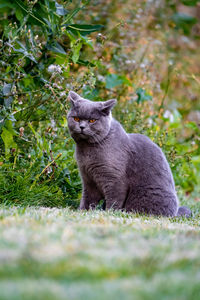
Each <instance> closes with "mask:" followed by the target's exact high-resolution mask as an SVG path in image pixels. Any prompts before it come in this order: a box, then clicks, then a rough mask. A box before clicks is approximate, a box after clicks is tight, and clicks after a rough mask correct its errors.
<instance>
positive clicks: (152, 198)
mask: <svg viewBox="0 0 200 300" xmlns="http://www.w3.org/2000/svg"><path fill="white" fill-rule="evenodd" d="M69 98H70V101H71V110H70V111H69V113H68V127H69V130H70V133H71V136H72V137H73V139H74V140H75V142H76V159H77V162H78V167H79V170H80V174H81V178H82V183H83V195H82V199H81V203H80V208H81V209H89V208H94V207H96V205H97V204H98V203H99V201H100V200H101V199H104V201H105V207H106V209H110V208H112V209H123V210H126V211H128V212H130V211H133V212H139V213H146V214H153V215H163V216H177V215H190V210H189V209H188V210H184V209H182V208H179V210H178V206H179V205H178V198H177V196H176V192H175V186H174V180H173V176H172V173H171V170H170V167H169V164H168V162H167V160H166V158H165V156H164V154H163V152H162V150H161V149H160V148H159V147H158V146H157V145H156V144H154V143H153V142H152V141H151V140H150V139H149V138H148V137H146V136H144V135H141V134H133V133H132V134H127V133H126V132H125V131H124V129H123V127H122V126H121V124H120V123H119V122H117V121H116V120H115V119H113V118H112V115H111V109H112V107H113V106H114V105H115V103H116V100H114V99H112V100H108V101H105V102H92V101H90V100H86V99H83V98H81V97H80V96H79V95H78V94H76V93H74V92H70V93H69ZM74 117H79V118H80V121H79V122H77V121H75V120H74ZM89 119H96V121H95V122H94V123H89Z"/></svg>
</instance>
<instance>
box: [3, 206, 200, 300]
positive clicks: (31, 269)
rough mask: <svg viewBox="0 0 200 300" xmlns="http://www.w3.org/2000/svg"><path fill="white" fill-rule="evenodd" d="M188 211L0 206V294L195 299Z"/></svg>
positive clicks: (196, 258)
mask: <svg viewBox="0 0 200 300" xmlns="http://www.w3.org/2000/svg"><path fill="white" fill-rule="evenodd" d="M199 204H200V203H199V202H196V203H194V202H193V207H192V210H193V217H192V218H190V219H185V218H179V219H178V218H174V219H173V218H172V219H170V218H158V217H156V218H155V217H146V216H139V215H136V214H127V213H124V212H113V211H109V212H105V211H101V210H95V211H89V212H82V211H75V210H71V209H69V208H65V209H58V208H33V207H29V208H24V207H12V208H8V207H6V206H1V208H0V299H4V300H7V299H9V300H11V299H16V300H17V299H19V300H21V299H42V300H43V299H70V300H71V299H95V300H96V299H124V300H125V299H176V300H177V299H181V300H183V299H190V300H191V299H198V297H199V295H200V284H199V282H200V250H199V249H200V205H199Z"/></svg>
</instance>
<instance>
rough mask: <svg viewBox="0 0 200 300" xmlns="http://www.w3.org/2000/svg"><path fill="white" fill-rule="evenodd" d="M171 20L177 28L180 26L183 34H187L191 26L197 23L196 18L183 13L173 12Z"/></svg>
mask: <svg viewBox="0 0 200 300" xmlns="http://www.w3.org/2000/svg"><path fill="white" fill-rule="evenodd" d="M172 20H173V21H174V23H175V24H176V26H177V28H181V29H182V30H183V32H184V33H185V34H189V33H190V31H191V28H192V26H193V25H194V24H196V23H197V19H196V18H194V17H192V16H190V15H187V14H184V13H175V14H174V15H173V16H172Z"/></svg>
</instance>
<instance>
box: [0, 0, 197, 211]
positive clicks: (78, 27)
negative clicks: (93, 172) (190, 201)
mask: <svg viewBox="0 0 200 300" xmlns="http://www.w3.org/2000/svg"><path fill="white" fill-rule="evenodd" d="M0 12H1V17H0V21H1V22H0V36H1V40H0V47H1V48H0V57H1V58H0V71H1V76H0V83H1V87H0V202H1V203H4V204H5V203H7V204H15V205H37V206H38V205H42V206H66V205H72V206H74V207H76V206H77V205H78V199H79V198H80V192H81V184H80V178H79V175H78V171H77V166H76V163H75V161H74V157H73V153H74V143H73V141H72V140H71V138H70V136H69V133H68V130H67V120H66V114H67V111H68V109H69V104H68V101H67V94H68V91H69V90H75V91H77V92H79V93H81V94H82V95H83V96H84V97H87V98H89V99H93V100H96V101H98V100H106V99H108V98H113V97H116V98H117V99H118V105H117V107H116V108H115V110H114V116H115V117H116V118H117V119H118V120H119V121H120V122H121V123H122V124H123V125H124V127H125V128H126V130H127V131H129V132H140V133H144V134H147V135H148V136H149V137H150V138H151V139H152V140H154V141H155V142H156V143H157V144H159V145H160V146H161V147H162V149H163V150H164V152H165V154H166V156H167V158H168V160H169V161H170V164H171V167H172V171H173V174H174V178H175V181H176V186H177V189H178V190H179V191H181V193H182V194H187V195H191V193H192V195H194V198H195V199H196V200H198V199H199V196H198V195H199V184H198V183H199V182H200V147H199V144H200V138H199V133H200V128H199V123H200V117H199V108H200V102H199V89H200V78H199V69H200V62H199V50H198V49H199V43H200V42H199V33H200V24H199V19H198V18H199V1H185V0H184V1H173V0H170V1H134V3H133V1H129V0H121V1H104V0H102V1H97V0H94V1H73V2H72V1H55V0H40V1H37V0H34V1H28V0H27V1H21V0H16V1H14V0H13V1H3V0H0Z"/></svg>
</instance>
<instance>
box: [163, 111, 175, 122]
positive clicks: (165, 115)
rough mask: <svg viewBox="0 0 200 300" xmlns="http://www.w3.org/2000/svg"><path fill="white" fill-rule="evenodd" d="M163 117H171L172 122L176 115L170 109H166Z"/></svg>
mask: <svg viewBox="0 0 200 300" xmlns="http://www.w3.org/2000/svg"><path fill="white" fill-rule="evenodd" d="M163 117H164V118H166V119H169V120H170V122H173V121H174V116H173V114H172V113H171V112H170V111H169V110H166V111H165V112H164V114H163Z"/></svg>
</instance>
